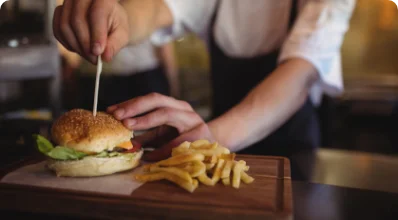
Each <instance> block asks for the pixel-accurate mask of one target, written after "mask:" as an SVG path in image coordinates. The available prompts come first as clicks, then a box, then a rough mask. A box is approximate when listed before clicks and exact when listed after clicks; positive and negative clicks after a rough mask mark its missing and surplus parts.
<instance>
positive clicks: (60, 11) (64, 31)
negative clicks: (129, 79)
mask: <svg viewBox="0 0 398 220" xmlns="http://www.w3.org/2000/svg"><path fill="white" fill-rule="evenodd" d="M53 31H54V35H55V37H56V38H57V40H58V41H59V42H60V43H61V44H62V45H63V46H64V47H65V48H67V49H68V50H70V51H72V52H76V53H78V54H80V55H81V56H82V57H84V58H85V59H87V60H88V61H90V62H92V63H94V64H95V63H96V60H97V57H98V56H99V55H102V59H103V60H104V61H106V62H109V61H111V60H112V58H113V56H114V55H115V54H116V53H117V52H118V51H119V50H120V49H122V48H123V47H124V46H125V45H127V43H128V41H129V24H128V15H127V12H126V10H125V9H124V8H123V7H122V6H121V5H120V4H119V1H118V0H65V1H64V4H63V5H62V6H58V7H57V8H56V9H55V12H54V20H53Z"/></svg>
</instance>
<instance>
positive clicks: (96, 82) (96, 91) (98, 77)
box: [93, 56, 102, 117]
mask: <svg viewBox="0 0 398 220" xmlns="http://www.w3.org/2000/svg"><path fill="white" fill-rule="evenodd" d="M101 72H102V59H101V56H98V63H97V75H96V79H95V92H94V106H93V115H94V117H96V116H97V106H98V90H99V81H100V76H101Z"/></svg>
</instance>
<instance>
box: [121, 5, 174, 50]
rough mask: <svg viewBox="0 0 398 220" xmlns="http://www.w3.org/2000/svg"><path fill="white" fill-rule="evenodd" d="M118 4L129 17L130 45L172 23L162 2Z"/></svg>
mask: <svg viewBox="0 0 398 220" xmlns="http://www.w3.org/2000/svg"><path fill="white" fill-rule="evenodd" d="M120 4H121V5H122V6H123V8H124V9H125V10H126V11H127V14H128V16H129V17H128V19H129V26H130V42H131V43H137V42H139V41H142V40H144V39H147V38H148V37H149V36H150V35H151V34H152V33H153V32H154V31H155V30H157V29H159V28H162V27H166V26H169V25H171V24H172V23H173V16H172V14H171V12H170V9H169V8H168V7H167V5H166V4H165V3H164V1H163V0H145V1H143V0H121V1H120Z"/></svg>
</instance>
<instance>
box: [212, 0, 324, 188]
mask: <svg viewBox="0 0 398 220" xmlns="http://www.w3.org/2000/svg"><path fill="white" fill-rule="evenodd" d="M217 4H218V5H217V7H216V9H215V12H214V15H213V18H212V24H211V25H210V30H209V32H210V42H209V43H210V44H209V46H210V56H211V71H212V74H211V81H212V89H213V103H212V114H213V115H212V116H213V118H215V117H218V116H220V115H222V114H224V113H225V112H226V111H228V110H229V109H231V108H232V107H233V106H235V105H237V104H238V103H239V102H240V101H241V100H242V99H243V98H244V97H245V96H246V95H247V94H248V93H249V92H250V90H252V89H253V88H254V87H255V86H256V85H257V84H259V83H260V82H261V81H263V80H264V79H265V78H266V77H267V76H268V75H269V74H270V73H271V72H272V71H274V70H275V68H276V67H277V59H278V55H279V50H277V51H275V52H272V53H269V54H266V55H261V56H257V57H254V58H247V59H246V58H231V57H228V56H227V55H226V54H225V53H224V52H223V51H222V50H221V48H219V46H218V45H217V43H216V41H215V39H214V23H215V20H216V16H217V11H218V8H219V5H220V1H218V3H217ZM296 9H297V0H293V5H292V10H291V22H290V25H289V28H291V27H292V25H293V23H294V20H295V17H296ZM281 86H283V85H281ZM319 144H320V132H319V123H318V118H317V115H316V109H315V108H314V106H313V104H312V102H311V100H310V99H309V98H308V99H307V101H306V102H305V104H304V105H303V106H302V107H301V108H300V109H299V110H298V111H297V112H296V113H295V114H294V115H293V116H292V117H291V118H290V119H289V120H288V121H287V122H286V123H285V124H284V125H282V126H281V127H280V128H279V129H277V130H276V131H275V132H273V133H272V134H271V135H269V136H268V137H266V138H264V139H263V140H261V141H259V142H257V143H255V144H253V145H252V146H249V147H248V148H246V149H244V150H242V151H241V152H238V153H242V154H256V155H273V156H284V157H288V158H289V159H290V162H291V167H292V178H294V179H300V180H306V179H308V178H309V176H308V175H307V176H306V174H304V173H305V171H304V172H302V171H300V169H299V166H298V165H297V164H296V163H297V161H295V159H294V158H295V155H298V154H302V153H303V152H313V149H314V148H316V147H318V146H319ZM309 175H310V174H309Z"/></svg>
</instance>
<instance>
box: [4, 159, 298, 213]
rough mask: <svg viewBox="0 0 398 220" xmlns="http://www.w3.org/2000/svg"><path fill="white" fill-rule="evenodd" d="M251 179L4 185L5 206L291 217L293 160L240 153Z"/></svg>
mask: <svg viewBox="0 0 398 220" xmlns="http://www.w3.org/2000/svg"><path fill="white" fill-rule="evenodd" d="M237 159H242V160H245V161H246V162H247V164H248V165H249V166H250V170H249V172H248V174H249V175H251V176H253V177H254V178H255V181H254V182H253V183H252V184H249V185H246V184H244V183H242V184H241V187H240V189H234V188H232V187H230V186H229V187H227V186H224V185H223V184H222V183H221V182H220V183H219V184H217V185H216V186H214V187H208V186H205V185H200V186H199V188H198V189H196V191H195V192H194V193H192V194H191V193H189V192H187V191H185V190H183V189H181V188H180V187H178V186H176V185H174V184H173V183H170V182H167V181H159V182H152V183H146V184H144V185H143V186H141V187H140V188H139V189H137V190H136V191H134V192H133V193H132V194H131V196H115V195H109V194H98V193H86V192H77V191H70V190H54V189H46V188H41V187H33V186H18V185H10V184H0V210H13V211H24V212H37V213H48V214H55V215H68V216H76V217H89V218H96V219H98V218H109V219H133V218H135V219H221V218H231V219H292V218H293V217H292V216H293V213H292V210H293V207H292V188H291V179H290V164H289V160H288V159H286V158H281V157H265V156H249V155H239V156H238V157H237Z"/></svg>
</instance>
